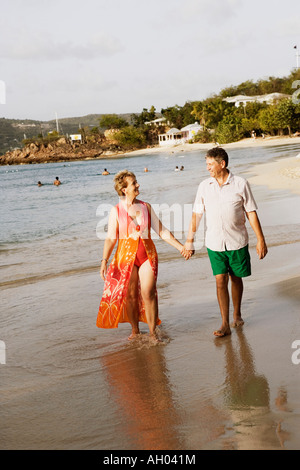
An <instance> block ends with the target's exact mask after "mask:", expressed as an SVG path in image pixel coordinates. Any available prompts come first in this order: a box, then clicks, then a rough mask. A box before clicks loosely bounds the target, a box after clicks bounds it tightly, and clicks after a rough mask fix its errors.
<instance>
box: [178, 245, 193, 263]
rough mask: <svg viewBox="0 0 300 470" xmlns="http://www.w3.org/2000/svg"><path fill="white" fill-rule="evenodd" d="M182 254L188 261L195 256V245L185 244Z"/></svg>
mask: <svg viewBox="0 0 300 470" xmlns="http://www.w3.org/2000/svg"><path fill="white" fill-rule="evenodd" d="M180 253H181V255H182V256H183V257H184V258H185V259H186V260H188V259H190V257H191V256H193V254H195V250H194V244H193V243H192V242H185V244H184V246H183V247H182V249H181V251H180Z"/></svg>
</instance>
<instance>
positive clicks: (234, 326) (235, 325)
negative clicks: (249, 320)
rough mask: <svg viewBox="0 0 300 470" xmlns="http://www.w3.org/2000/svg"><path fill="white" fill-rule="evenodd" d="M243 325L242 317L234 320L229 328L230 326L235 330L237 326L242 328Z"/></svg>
mask: <svg viewBox="0 0 300 470" xmlns="http://www.w3.org/2000/svg"><path fill="white" fill-rule="evenodd" d="M244 323H245V322H244V320H243V319H242V317H239V318H236V320H233V322H232V323H231V325H230V326H232V328H237V327H239V326H243V324H244Z"/></svg>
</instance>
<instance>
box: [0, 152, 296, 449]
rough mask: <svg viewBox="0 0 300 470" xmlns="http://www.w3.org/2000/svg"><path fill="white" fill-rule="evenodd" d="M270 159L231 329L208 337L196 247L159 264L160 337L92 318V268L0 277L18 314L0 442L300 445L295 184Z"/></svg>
mask: <svg viewBox="0 0 300 470" xmlns="http://www.w3.org/2000/svg"><path fill="white" fill-rule="evenodd" d="M289 160H290V159H285V162H284V165H283V167H281V169H282V168H284V169H286V170H288V169H289V168H290V169H293V168H294V166H293V165H292V167H291V166H290V162H289ZM282 161H283V160H282ZM291 161H294V160H291ZM275 164H276V162H275V163H270V164H269V165H270V166H268V171H267V173H264V178H263V180H259V182H258V183H256V184H258V186H257V188H258V189H259V199H260V203H259V207H260V218H261V221H262V222H263V226H267V227H268V230H267V234H266V236H267V242H268V246H269V253H268V255H267V257H266V259H265V260H262V261H259V260H258V259H257V257H256V252H255V240H254V238H253V236H251V237H250V253H251V258H252V276H251V277H249V278H247V279H245V281H244V285H245V291H244V300H243V310H242V314H243V318H244V320H245V325H244V326H243V327H241V328H238V329H233V330H232V334H231V336H228V337H226V338H215V337H214V336H213V331H214V330H215V329H216V328H217V327H218V326H220V314H219V310H218V306H217V301H216V294H215V281H214V278H213V276H212V274H211V268H210V265H209V260H208V257H207V255H206V253H205V251H203V250H201V252H198V253H197V254H196V255H195V256H194V257H193V258H192V259H191V260H189V261H184V260H182V259H181V258H178V259H175V260H174V259H173V256H172V269H170V267H169V264H168V258H167V257H165V258H164V259H162V260H161V262H160V264H159V278H158V295H159V305H160V307H159V308H160V317H161V319H162V326H161V328H160V335H161V338H162V344H160V345H158V346H153V345H152V344H150V343H149V341H148V335H147V326H146V325H143V326H142V328H141V330H142V335H141V336H140V337H139V338H137V340H135V341H132V342H128V341H127V336H128V332H129V326H128V325H126V324H124V325H120V326H119V328H118V329H117V330H99V329H97V328H96V326H95V322H96V313H97V310H98V306H99V300H100V296H101V293H102V283H101V282H100V280H99V279H100V278H99V274H98V270H97V269H95V271H94V272H93V271H91V270H87V271H83V272H78V273H76V272H75V273H74V272H73V273H72V272H70V273H65V276H64V279H63V282H62V279H61V277H49V278H46V279H44V280H40V281H39V283H38V289H37V285H36V283H35V282H32V283H30V284H24V285H22V284H20V285H18V286H16V287H17V289H16V290H15V289H14V288H11V287H9V286H7V288H6V291H5V292H6V295H5V296H4V297H3V299H4V300H3V305H2V306H3V308H4V309H6V311H8V312H10V315H11V318H12V319H13V318H14V321H16V319H17V320H18V322H17V324H16V325H17V326H16V327H13V328H11V329H10V330H8V331H9V336H6V342H7V345H8V346H9V349H8V351H7V353H8V354H7V367H5V368H4V367H3V366H1V369H0V371H1V381H2V392H1V410H2V411H1V427H0V448H1V449H34V450H37V449H50V450H52V449H70V450H72V449H73V450H75V449H76V450H77V449H78V450H92V449H97V450H103V451H108V450H113V449H115V450H132V451H134V450H204V449H215V450H216V449H217V450H231V449H233V450H242V449H249V450H254V449H263V450H267V449H272V450H273V449H274V450H283V449H290V450H296V449H297V450H298V449H299V439H300V419H299V414H300V411H299V410H300V407H299V405H300V402H299V389H300V374H299V370H300V364H298V363H297V361H296V363H294V362H295V361H294V362H293V358H294V360H295V359H297V358H299V359H300V351H299V354H298V356H297V350H296V349H293V343H294V342H295V341H297V340H299V341H300V319H299V301H300V270H299V248H300V240H299V239H297V236H298V233H299V231H298V227H299V220H298V219H299V216H297V217H296V216H295V220H294V215H293V214H297V212H296V211H297V208H298V207H299V197H298V196H297V194H299V193H298V192H297V194H296V192H295V193H293V194H291V193H290V191H289V189H290V185H289V184H288V183H286V185H285V186H284V187H282V186H278V183H276V182H275V179H273V180H272V178H271V175H272V174H273V173H272V172H273V169H274V171H275V169H276V168H277V167H275V166H274V165H275ZM260 171H262V172H263V171H265V169H264V168H263V165H260V166H258V167H255V171H254V170H253V168H252V169H251V173H252V174H253V172H254V173H255V172H256V173H258V172H260ZM276 171H277V170H276ZM276 171H275V173H276ZM266 174H267V175H268V178H267V177H266ZM258 176H259V175H257V176H253V178H256V177H258ZM266 178H267V179H266ZM291 179H293V180H295V181H296V183H297V184H298V188H299V181H300V179H297V178H291ZM256 181H258V180H256ZM288 181H289V180H288ZM253 184H254V183H253ZM273 184H274V186H273ZM269 186H270V187H271V188H272V189H269ZM277 188H278V189H277ZM270 191H272V194H273V195H274V194H275V195H278V198H276V197H272V198H271V200H269V194H270ZM298 212H299V211H298ZM278 220H280V222H281V223H282V224H283V223H285V225H284V227H287V224H288V223H290V226H289V227H290V231H291V237H290V239H289V241H288V242H286V243H282V242H281V240H280V238H276V237H274V236H273V234H272V225H273V226H274V225H276V224H278ZM293 223H294V224H295V225H293ZM293 230H294V232H293ZM249 233H250V230H249ZM45 298H46V299H48V301H47V303H42V299H45ZM25 305H26V307H27V310H28V311H29V312H31V313H32V314H31V315H29V314H26V312H25V311H22V306H25ZM12 321H13V320H12ZM299 349H300V347H299Z"/></svg>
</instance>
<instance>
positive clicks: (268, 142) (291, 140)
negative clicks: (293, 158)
mask: <svg viewBox="0 0 300 470" xmlns="http://www.w3.org/2000/svg"><path fill="white" fill-rule="evenodd" d="M289 144H299V145H300V137H288V136H283V137H278V136H276V137H266V138H264V139H263V138H261V137H258V138H256V139H255V140H253V139H252V138H248V139H242V140H239V141H237V142H231V143H228V144H223V145H219V146H220V147H222V148H224V149H235V148H237V149H238V148H247V147H251V148H255V147H258V148H259V147H269V146H270V147H271V146H277V145H289ZM213 147H215V144H214V143H213V142H210V143H207V144H202V143H193V144H188V143H185V144H180V145H177V146H165V147H159V146H157V147H151V148H148V149H147V148H146V149H139V150H133V151H131V152H126V153H124V154H119V156H122V155H123V156H127V155H128V156H133V155H141V154H143V155H151V154H153V153H157V152H160V153H175V152H181V151H184V152H190V151H192V152H194V151H197V150H208V149H210V148H213ZM100 158H101V157H100Z"/></svg>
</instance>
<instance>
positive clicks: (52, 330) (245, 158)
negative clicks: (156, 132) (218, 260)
mask: <svg viewBox="0 0 300 470" xmlns="http://www.w3.org/2000/svg"><path fill="white" fill-rule="evenodd" d="M228 153H229V157H230V164H229V167H230V169H231V170H232V172H233V173H236V174H241V175H243V174H246V172H249V171H250V173H251V167H252V166H253V165H256V164H258V163H260V162H261V163H266V162H268V161H271V160H273V159H276V158H281V157H291V156H293V155H294V154H295V155H296V154H298V153H299V147H297V146H294V145H289V146H277V147H267V148H248V149H234V150H229V151H228ZM176 166H179V167H181V166H184V171H180V172H175V171H174V169H175V167H176ZM145 167H147V168H148V169H149V172H147V173H145V172H144V168H145ZM104 168H107V169H108V171H109V172H110V175H108V176H102V171H103V169H104ZM125 168H126V169H128V170H130V171H133V172H134V173H135V174H136V177H137V180H138V182H139V184H140V198H141V199H142V200H144V201H147V202H149V203H151V204H152V205H153V206H154V207H156V208H157V209H158V210H159V211H161V214H159V215H160V216H164V215H166V212H168V210H167V208H168V207H171V206H172V205H174V204H177V205H179V206H181V207H183V206H184V205H188V210H190V209H191V207H192V204H193V201H194V198H195V194H196V191H197V187H198V184H199V182H200V181H201V180H202V179H203V178H205V177H207V171H206V165H205V152H204V151H197V152H194V151H193V152H187V153H184V152H183V151H181V150H179V149H178V150H176V149H175V150H174V149H170V151H169V152H168V153H165V152H159V150H158V151H157V153H156V154H152V155H146V154H145V155H139V156H126V157H118V158H116V157H114V158H111V159H107V160H96V161H94V160H89V161H80V162H71V163H63V162H62V163H53V164H38V165H19V166H16V165H14V166H2V167H0V181H1V208H0V210H1V239H0V256H1V290H2V293H1V307H0V308H1V311H0V315H1V317H0V320H1V330H0V331H1V332H0V340H1V341H3V342H4V344H5V347H6V351H5V352H6V356H5V357H6V360H5V362H6V363H5V364H1V365H0V374H1V385H0V388H1V405H2V406H1V414H2V416H1V422H2V426H1V429H0V447H1V448H2V449H9V448H12V449H28V448H33V449H43V448H44V449H54V448H57V449H113V448H114V449H136V448H143V449H154V448H158V449H159V448H164V449H166V448H169V449H186V448H192V447H191V446H192V445H193V444H192V443H193V442H195V441H194V440H193V439H194V438H193V439H192V438H191V435H190V436H188V435H189V426H190V431H191V434H193V436H195V434H194V431H193V430H194V425H196V423H195V421H194V419H195V416H193V413H191V414H189V413H190V412H191V410H189V405H188V401H189V400H191V396H190V393H191V390H192V389H191V387H188V381H184V383H185V384H186V385H187V388H186V389H185V388H184V383H182V380H181V379H180V370H181V369H180V367H179V366H180V364H181V362H182V364H184V358H185V357H186V355H187V354H189V353H188V352H187V349H186V348H187V342H186V337H187V335H188V336H189V338H190V343H189V347H192V348H194V350H195V351H197V348H198V346H196V344H197V343H195V345H194V343H193V338H194V336H193V335H196V332H197V334H198V331H199V322H200V323H201V328H202V331H205V328H206V326H205V325H206V323H207V322H210V321H211V319H213V320H214V321H215V318H217V317H216V316H215V317H214V315H215V313H213V312H212V310H211V307H210V304H209V301H210V300H211V299H212V298H214V296H215V292H214V285H213V279H212V276H211V272H210V268H209V263H208V260H207V256H206V254H205V250H199V253H198V254H196V257H197V256H198V257H200V258H201V260H200V261H201V265H199V264H198V263H195V262H192V261H191V262H190V261H189V262H185V261H184V260H182V258H180V255H179V253H178V252H177V251H175V250H174V249H173V248H172V247H170V246H169V245H167V244H166V243H164V242H162V241H160V240H155V244H156V246H157V251H158V255H159V279H158V296H159V304H160V315H161V316H162V320H163V324H164V325H166V326H164V334H165V335H166V338H167V339H168V341H166V348H164V349H162V348H150V349H149V348H146V349H145V348H142V349H141V348H135V347H133V348H131V347H130V346H128V344H127V343H126V337H127V335H128V333H129V330H128V328H127V329H126V325H121V327H120V328H119V329H118V330H113V331H111V330H109V331H103V330H98V329H97V328H96V325H95V323H96V316H97V311H98V306H99V302H100V298H101V295H102V289H103V281H102V280H101V278H100V276H99V272H98V271H99V266H100V259H101V258H102V249H103V239H101V238H99V237H98V236H97V226H98V224H99V222H101V220H100V219H101V217H102V216H99V214H101V208H103V207H108V206H111V205H114V204H116V203H118V197H117V194H116V193H115V191H114V189H113V177H114V175H115V174H116V173H117V172H118V171H120V170H122V169H125ZM56 176H58V177H59V179H60V180H61V182H62V184H61V185H60V186H58V187H56V186H54V185H53V181H54V179H55V177H56ZM38 181H41V182H42V183H43V186H41V187H38V186H37V182H38ZM253 192H254V196H255V197H256V199H257V202H258V205H259V207H260V209H261V210H262V222H263V227H264V230H265V231H266V233H267V235H268V240H269V241H270V243H271V244H273V245H274V246H276V244H282V243H287V244H288V243H293V242H295V240H296V239H297V236H298V233H299V224H300V220H299V215H297V214H298V212H297V211H295V210H294V209H295V207H296V205H297V206H298V203H299V201H298V198H297V197H296V196H293V195H290V194H289V193H288V191H280V192H273V193H272V194H273V195H272V196H271V195H270V196H268V194H269V191H268V190H267V189H266V188H265V187H255V188H253ZM274 198H275V199H276V200H277V204H278V207H279V208H280V205H281V204H282V201H283V200H286V199H288V200H289V201H290V204H289V207H290V211H286V212H285V213H284V214H281V216H280V218H279V219H278V218H275V219H274V218H271V217H270V214H269V211H268V207H269V206H268V204H269V203H271V202H274ZM295 204H296V205H295ZM285 207H286V206H285ZM187 213H188V212H187ZM165 220H166V221H167V222H168V220H169V221H170V227H168V228H170V229H172V228H173V227H172V223H173V222H172V221H173V219H172V218H170V219H168V218H167V217H166V218H165ZM183 227H184V228H186V221H183ZM178 235H180V233H178ZM182 241H183V242H184V240H182ZM295 262H296V261H295ZM188 263H190V264H188ZM262 276H263V275H262ZM192 282H194V284H192V290H193V294H194V295H198V296H199V299H204V302H206V303H205V305H206V307H207V308H206V309H205V311H204V312H203V314H202V315H201V318H199V316H197V315H195V309H193V308H192V307H191V308H188V306H189V302H190V301H189V296H188V294H187V292H188V288H189V286H190V285H191V283H192ZM193 286H197V287H195V288H194V287H193ZM195 289H197V291H196V290H195ZM198 291H199V292H198ZM144 331H146V329H145V328H144ZM173 340H174V341H173ZM169 341H171V343H169ZM172 341H173V342H172ZM170 344H173V346H172V347H171V346H170ZM168 345H169V346H170V347H169V349H167V348H168ZM140 346H144V345H143V344H141V345H140ZM128 348H129V349H128ZM202 359H204V360H205V363H206V365H207V366H208V367H209V369H210V370H212V369H214V370H215V374H214V375H211V374H207V375H205V374H204V375H202V376H201V384H202V386H203V387H204V388H203V391H202V392H201V391H200V392H199V393H200V396H199V397H198V398H197V400H200V401H201V400H203V403H202V401H201V403H202V404H203V406H204V405H205V410H208V409H209V408H207V404H208V403H211V397H208V396H207V390H208V389H210V388H211V387H212V386H215V387H216V390H218V386H219V387H221V389H222V379H218V374H217V370H218V367H216V364H215V363H211V361H212V357H208V356H207V357H205V358H203V357H202ZM175 364H176V368H175V369H174V367H173V365H175ZM178 367H179V368H178ZM183 367H184V366H183ZM171 376H172V377H173V379H172V380H171ZM190 380H191V383H192V382H193V378H192V377H191V378H190ZM219 380H221V382H220V383H219V382H218V381H219ZM172 383H173V384H174V383H181V396H180V397H179V395H180V393H179V389H176V388H175V389H174V385H172ZM205 384H207V389H205V386H204V385H205ZM205 390H206V391H205ZM178 394H179V395H178ZM201 394H203V395H201ZM208 398H209V400H208ZM214 398H215V399H216V400H218V396H217V394H216V395H215V396H214ZM185 401H186V407H185V405H184V403H185ZM191 403H193V399H192V402H191ZM209 406H210V405H209ZM201 407H202V405H201ZM137 418H138V419H137ZM214 419H215V421H216V422H215V424H216V427H217V426H218V423H219V420H220V417H219V416H218V414H216V415H211V414H207V422H206V424H207V426H209V423H210V422H211V423H213V422H214ZM189 423H190V425H189ZM180 430H181V431H180ZM198 437H199V442H202V443H203V442H204V444H203V445H204V446H205V443H206V442H207V441H206V440H205V438H204V435H201V436H200V435H199V436H198ZM211 439H212V441H213V440H214V437H212V438H211ZM215 439H217V437H216V438H215ZM199 442H198V444H197V445H200V444H199ZM216 442H217V441H216Z"/></svg>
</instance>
